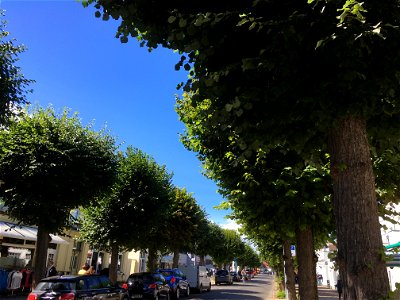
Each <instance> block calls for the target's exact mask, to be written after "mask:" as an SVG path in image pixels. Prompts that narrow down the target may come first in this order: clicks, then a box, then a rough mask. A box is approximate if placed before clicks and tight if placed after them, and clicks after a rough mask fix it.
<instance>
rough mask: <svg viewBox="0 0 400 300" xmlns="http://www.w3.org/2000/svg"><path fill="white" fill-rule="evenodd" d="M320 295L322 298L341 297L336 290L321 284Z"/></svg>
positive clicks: (332, 299)
mask: <svg viewBox="0 0 400 300" xmlns="http://www.w3.org/2000/svg"><path fill="white" fill-rule="evenodd" d="M318 297H319V299H320V300H337V299H339V294H338V293H337V291H336V290H333V289H330V288H327V287H326V286H322V285H320V286H318ZM342 299H343V295H342Z"/></svg>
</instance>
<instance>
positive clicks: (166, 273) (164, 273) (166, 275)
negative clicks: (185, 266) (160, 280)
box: [161, 271, 173, 277]
mask: <svg viewBox="0 0 400 300" xmlns="http://www.w3.org/2000/svg"><path fill="white" fill-rule="evenodd" d="M161 274H162V275H163V276H165V277H168V276H172V275H173V274H172V271H162V272H161Z"/></svg>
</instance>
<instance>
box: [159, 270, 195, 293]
mask: <svg viewBox="0 0 400 300" xmlns="http://www.w3.org/2000/svg"><path fill="white" fill-rule="evenodd" d="M158 272H160V273H161V274H162V275H163V276H164V278H165V279H166V280H167V282H168V284H169V287H170V288H171V291H170V292H171V296H172V299H179V298H180V296H181V295H185V296H186V297H189V295H190V286H189V283H188V281H187V280H186V275H185V274H183V272H182V271H181V270H179V269H177V268H174V269H159V270H158Z"/></svg>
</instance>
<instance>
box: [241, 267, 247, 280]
mask: <svg viewBox="0 0 400 300" xmlns="http://www.w3.org/2000/svg"><path fill="white" fill-rule="evenodd" d="M240 274H241V275H242V280H243V282H245V281H246V270H245V269H244V268H243V269H242V271H241V272H240Z"/></svg>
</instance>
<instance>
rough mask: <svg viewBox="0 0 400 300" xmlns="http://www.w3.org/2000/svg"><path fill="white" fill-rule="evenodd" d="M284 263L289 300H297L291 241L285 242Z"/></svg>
mask: <svg viewBox="0 0 400 300" xmlns="http://www.w3.org/2000/svg"><path fill="white" fill-rule="evenodd" d="M283 261H284V264H285V273H286V282H285V285H286V289H287V291H288V297H287V299H288V300H296V299H297V298H296V286H295V278H294V267H293V261H292V251H291V249H290V243H289V241H284V242H283Z"/></svg>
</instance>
